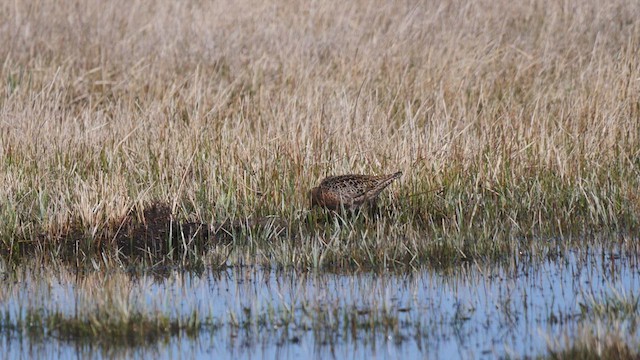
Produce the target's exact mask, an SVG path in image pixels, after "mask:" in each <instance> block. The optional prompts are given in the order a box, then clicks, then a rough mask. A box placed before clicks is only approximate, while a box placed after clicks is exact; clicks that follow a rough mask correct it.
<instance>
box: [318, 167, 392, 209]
mask: <svg viewBox="0 0 640 360" xmlns="http://www.w3.org/2000/svg"><path fill="white" fill-rule="evenodd" d="M401 175H402V171H398V172H397V173H395V174H391V175H380V176H374V175H339V176H330V177H328V178H325V179H324V180H322V182H320V185H318V186H317V187H314V188H313V189H311V192H310V195H311V207H312V208H313V207H314V206H319V207H325V208H327V209H331V210H340V209H342V208H344V209H348V210H355V209H358V208H359V207H361V206H362V205H363V204H365V203H367V204H369V205H373V206H375V202H376V199H377V198H378V195H379V194H380V192H381V191H382V190H384V188H386V187H387V186H389V184H391V183H392V182H393V180H395V179H397V178H399V177H400V176H401Z"/></svg>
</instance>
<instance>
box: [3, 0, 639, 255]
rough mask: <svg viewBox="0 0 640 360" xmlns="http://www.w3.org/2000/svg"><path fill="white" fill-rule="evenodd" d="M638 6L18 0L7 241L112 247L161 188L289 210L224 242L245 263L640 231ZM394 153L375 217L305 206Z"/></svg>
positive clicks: (194, 216) (10, 245)
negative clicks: (319, 192) (338, 179)
mask: <svg viewBox="0 0 640 360" xmlns="http://www.w3.org/2000/svg"><path fill="white" fill-rule="evenodd" d="M638 19H640V3H638V2H636V1H626V0H613V1H608V2H601V1H596V0H585V1H580V2H570V1H560V2H558V1H551V0H535V1H527V2H511V1H507V0H498V1H493V0H491V1H489V0H480V1H472V2H468V1H453V0H444V1H432V2H420V1H398V2H395V1H394V2H387V1H361V0H357V1H347V2H344V1H324V2H311V3H310V2H306V1H264V2H258V3H256V2H253V1H244V0H241V1H211V2H207V1H181V2H175V1H148V0H137V1H122V0H120V1H118V0H116V1H109V2H107V3H104V2H102V1H98V0H89V1H72V0H62V1H53V0H43V1H32V2H28V3H26V4H24V3H21V2H4V3H2V4H0V24H2V25H0V43H1V44H3V45H2V46H1V47H0V60H1V62H0V79H1V80H0V81H2V86H0V168H1V170H0V240H1V249H0V250H1V252H2V254H4V256H5V257H11V258H16V257H19V255H21V254H26V253H27V252H25V251H24V250H23V249H24V248H25V247H27V248H37V249H49V248H53V249H56V247H58V248H59V247H62V246H63V245H61V244H64V246H66V247H69V246H70V247H73V248H74V249H75V250H76V253H78V252H80V253H83V254H86V253H87V251H89V250H91V249H96V248H97V249H101V250H102V249H107V250H108V249H113V248H114V247H113V246H110V245H113V244H115V243H116V242H117V241H116V238H117V237H118V234H119V232H120V231H121V230H122V228H123V226H122V224H124V223H125V222H127V221H129V220H127V219H133V220H131V221H134V222H140V223H144V222H145V215H144V214H145V209H148V208H149V207H150V206H151V205H152V204H158V203H160V204H163V206H165V207H168V208H169V209H170V211H171V213H172V214H173V215H172V216H173V217H174V218H175V219H179V220H180V221H183V222H202V223H206V224H218V223H221V222H224V221H226V220H238V219H247V218H249V219H251V218H254V219H255V218H260V217H265V216H267V215H273V216H276V217H278V218H280V219H285V222H286V224H287V225H286V227H287V231H286V234H287V235H286V236H285V237H284V238H282V236H280V235H278V234H280V232H279V231H278V230H277V229H276V228H275V226H273V225H267V226H264V227H263V228H262V229H259V230H252V229H247V230H246V232H245V233H244V235H243V236H239V235H238V236H234V239H233V242H232V243H231V246H216V247H215V249H214V250H213V252H214V255H215V257H214V258H215V259H217V260H216V261H224V260H227V261H228V260H231V262H232V263H238V262H241V261H242V262H247V261H248V262H256V263H274V262H275V263H276V264H280V265H297V266H303V267H321V266H332V265H345V264H350V265H356V266H362V265H364V264H368V265H384V266H389V264H393V263H405V264H406V263H409V264H412V265H419V264H421V263H425V262H431V263H433V262H437V263H447V262H449V261H452V260H456V259H458V260H459V259H467V258H477V257H485V256H486V257H489V258H503V257H505V256H506V257H509V256H511V255H512V254H520V253H522V252H523V251H524V252H531V251H534V250H532V249H533V248H536V247H538V246H542V249H544V251H552V250H553V249H554V247H555V245H553V244H552V245H550V246H549V245H545V244H548V242H546V241H538V240H540V239H543V240H549V239H551V240H554V239H561V240H563V243H567V240H572V241H575V242H583V241H587V240H594V239H595V240H596V241H602V242H603V243H606V242H608V241H611V240H615V241H619V240H622V241H627V242H629V243H630V244H629V246H634V245H633V243H635V242H631V241H629V239H632V238H634V235H633V234H634V230H637V229H638V219H639V215H640V196H639V195H638V189H639V188H640V20H638ZM395 171H403V172H404V175H403V177H402V178H401V179H400V181H399V182H397V183H396V184H394V185H393V186H392V187H390V188H389V189H388V190H387V191H385V193H383V199H382V205H383V209H385V210H384V211H383V214H382V215H383V216H381V219H379V220H378V221H374V222H371V221H369V220H368V219H361V218H357V219H356V220H355V221H349V220H347V221H345V220H344V219H342V218H335V217H331V216H325V215H326V214H318V213H317V212H315V211H314V212H309V211H308V207H309V201H308V198H307V193H308V190H309V189H310V188H311V187H313V186H315V184H317V183H318V182H319V181H320V180H321V179H322V178H323V177H324V176H328V175H335V174H343V173H370V174H381V173H392V172H395ZM603 234H604V235H603ZM292 239H293V240H292ZM96 244H99V246H96ZM183 244H185V245H184V247H185V248H187V247H188V246H187V245H186V244H187V242H186V241H185V242H183ZM540 244H542V245H540ZM23 245H25V247H23ZM50 245H51V246H52V247H50ZM233 245H242V246H233ZM83 249H84V250H83ZM105 261H106V260H105Z"/></svg>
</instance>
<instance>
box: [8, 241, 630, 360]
mask: <svg viewBox="0 0 640 360" xmlns="http://www.w3.org/2000/svg"><path fill="white" fill-rule="evenodd" d="M117 273H118V272H114V274H116V275H119V276H121V277H123V278H124V279H128V280H127V281H124V282H123V284H124V285H123V286H122V288H121V289H120V290H121V291H118V290H116V291H115V292H114V291H111V292H109V291H107V290H104V289H101V288H100V286H95V284H94V285H92V286H86V285H85V286H80V285H79V284H80V283H81V282H82V280H81V279H80V280H79V278H78V277H77V276H75V275H74V274H73V273H72V272H65V271H59V272H51V271H49V270H47V269H30V268H25V269H21V270H18V272H17V273H14V272H11V273H9V272H6V271H5V272H4V277H5V281H4V284H5V285H4V286H3V288H2V289H1V290H0V306H1V307H2V310H3V314H4V315H3V316H7V314H8V316H10V317H11V318H12V319H16V318H20V317H24V314H25V311H26V309H28V308H44V309H53V310H57V311H60V312H63V313H66V314H74V313H78V311H79V310H78V308H82V307H83V306H84V307H91V305H90V304H91V303H92V301H95V299H96V298H104V297H108V296H112V297H113V301H114V302H115V303H118V304H120V306H123V307H127V308H128V309H141V311H145V312H148V313H150V314H152V313H154V312H161V313H163V314H168V315H170V316H171V317H181V316H182V317H188V315H189V314H191V313H193V311H194V310H195V311H197V312H198V314H199V315H201V316H203V317H204V316H209V317H211V318H212V319H213V321H214V322H216V323H217V324H219V325H220V327H219V328H217V329H210V328H207V329H205V330H203V331H201V332H200V333H199V334H198V335H197V336H196V337H188V336H186V335H181V336H175V337H170V338H165V339H163V340H160V341H156V342H154V343H151V344H148V345H145V346H144V347H134V348H131V347H114V346H105V345H100V346H97V345H95V346H91V345H89V344H87V343H76V342H74V341H70V340H64V341H63V340H59V339H56V338H55V337H45V338H44V339H34V338H32V337H30V336H28V335H27V334H24V333H19V332H15V331H8V330H6V329H3V330H2V333H1V335H0V354H5V356H7V358H71V357H83V358H86V357H109V358H111V357H123V358H124V357H127V358H129V357H132V356H145V357H154V358H210V357H212V356H214V355H215V357H216V358H238V357H240V358H275V357H277V358H310V357H315V358H326V357H336V358H367V359H369V358H372V357H376V358H399V357H408V358H425V357H426V358H495V357H504V356H508V355H510V356H516V357H522V356H535V355H540V354H545V353H546V351H547V348H548V345H549V342H550V341H554V340H557V339H560V338H562V337H563V336H568V338H569V339H571V338H572V337H573V336H575V334H576V329H577V328H578V327H579V326H580V325H585V324H589V323H590V321H592V320H590V318H589V317H585V316H582V315H581V309H580V304H586V305H588V304H590V303H589V299H596V300H604V299H606V298H611V297H615V296H620V294H622V295H625V296H630V295H633V296H638V294H637V290H636V289H638V288H640V276H639V270H638V262H637V259H636V258H635V257H633V258H632V257H627V256H625V254H624V253H623V252H622V251H606V252H605V251H601V250H591V251H571V252H568V253H567V254H566V255H565V256H564V257H557V258H554V259H553V260H545V261H541V262H535V263H531V262H521V263H518V264H515V265H514V264H512V265H510V266H499V267H486V266H479V265H477V264H466V265H464V266H460V267H459V268H456V269H452V270H451V271H448V272H447V274H442V273H439V272H436V271H430V270H419V271H415V272H412V273H408V274H393V273H383V274H372V273H361V274H350V275H344V274H326V273H319V274H316V273H300V272H294V271H289V272H287V271H268V270H264V269H259V268H254V267H245V268H230V269H228V270H226V271H224V272H205V273H203V274H199V275H197V274H192V273H184V272H172V273H170V274H169V276H168V277H163V278H159V277H153V276H151V275H149V276H146V275H143V276H139V277H135V278H132V277H130V276H126V277H124V276H125V275H123V274H122V273H120V274H117ZM114 276H115V275H114ZM101 279H102V281H104V284H105V289H106V288H108V287H109V286H110V285H109V282H108V281H109V279H112V277H111V275H110V274H109V273H107V274H103V275H102V277H101ZM98 283H99V282H98ZM118 286H119V285H118ZM80 312H82V311H81V310H80ZM319 313H320V314H323V315H325V317H324V318H320V317H318V316H319V315H318V314H319ZM636 315H637V314H636ZM385 317H386V318H389V319H395V320H397V323H395V325H392V326H388V327H385V326H383V325H380V324H379V323H378V325H371V326H369V325H367V324H371V323H372V322H375V320H380V319H383V318H385ZM282 319H287V320H286V321H285V320H282ZM318 319H324V320H318ZM354 321H355V322H356V323H358V324H359V325H358V326H351V325H350V324H352V323H353V322H354ZM234 322H235V323H238V324H240V325H239V326H233V325H232V323H234ZM242 324H244V325H246V326H243V325H242ZM629 336H635V335H629Z"/></svg>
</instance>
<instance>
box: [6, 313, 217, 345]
mask: <svg viewBox="0 0 640 360" xmlns="http://www.w3.org/2000/svg"><path fill="white" fill-rule="evenodd" d="M43 313H44V314H43ZM122 315H123V314H121V313H117V312H115V311H113V309H105V310H103V311H97V312H95V313H92V314H91V315H90V316H87V317H84V318H76V317H71V316H68V315H65V314H63V313H59V312H54V313H46V312H44V311H42V310H32V311H29V312H27V314H26V315H25V318H24V322H22V321H18V322H16V323H15V324H12V323H8V324H2V327H4V328H6V329H10V328H12V329H14V330H18V331H26V333H27V334H28V336H29V337H30V338H31V339H43V338H45V336H49V337H53V338H55V339H58V340H63V341H71V342H79V343H83V342H89V343H94V344H97V345H104V346H129V347H135V346H141V345H145V344H148V343H155V342H157V341H162V340H163V339H164V340H168V339H169V338H170V337H172V336H179V335H183V334H186V335H187V336H197V335H198V334H199V333H200V332H201V331H203V330H208V331H215V330H216V329H217V328H218V325H217V324H214V323H212V322H210V321H209V320H210V319H205V320H203V319H201V318H200V317H199V315H198V314H197V313H194V314H192V315H191V316H190V317H186V318H182V319H171V318H170V317H168V316H166V315H163V314H155V315H148V314H143V313H133V314H127V315H126V316H124V317H123V316H122Z"/></svg>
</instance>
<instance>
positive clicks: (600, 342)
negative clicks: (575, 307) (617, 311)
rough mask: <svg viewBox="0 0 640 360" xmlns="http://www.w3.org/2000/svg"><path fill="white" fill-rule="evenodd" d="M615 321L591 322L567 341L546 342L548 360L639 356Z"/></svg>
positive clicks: (614, 359)
mask: <svg viewBox="0 0 640 360" xmlns="http://www.w3.org/2000/svg"><path fill="white" fill-rule="evenodd" d="M624 328H625V327H624V326H622V324H621V323H620V322H617V321H613V322H610V321H605V322H598V321H597V322H595V323H593V324H590V325H582V326H580V327H579V329H578V330H577V331H576V334H574V335H573V336H572V337H573V338H575V340H570V339H569V337H567V336H565V337H564V338H563V339H561V340H549V349H548V351H549V353H548V354H547V355H546V356H545V358H548V359H567V360H568V359H576V360H577V359H588V360H591V359H593V360H595V359H605V360H617V359H622V360H627V359H638V356H640V351H639V350H638V349H639V347H638V346H639V345H638V342H637V340H630V337H634V336H635V335H634V334H636V333H635V331H634V333H633V334H630V333H629V332H628V331H627V330H624Z"/></svg>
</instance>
